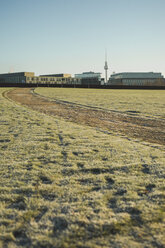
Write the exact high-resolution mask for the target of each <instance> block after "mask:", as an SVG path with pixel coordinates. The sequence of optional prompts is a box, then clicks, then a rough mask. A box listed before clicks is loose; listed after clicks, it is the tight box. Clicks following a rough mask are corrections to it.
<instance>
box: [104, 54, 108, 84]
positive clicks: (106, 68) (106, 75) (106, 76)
mask: <svg viewBox="0 0 165 248" xmlns="http://www.w3.org/2000/svg"><path fill="white" fill-rule="evenodd" d="M104 70H105V83H107V82H108V63H107V51H105V65H104Z"/></svg>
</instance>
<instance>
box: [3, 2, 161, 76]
mask: <svg viewBox="0 0 165 248" xmlns="http://www.w3.org/2000/svg"><path fill="white" fill-rule="evenodd" d="M105 48H106V49H107V53H108V65H109V71H108V73H109V74H111V73H112V72H113V71H115V72H124V71H155V72H162V73H163V75H164V76H165V0H0V73H3V72H9V71H10V70H11V68H13V69H14V71H15V72H16V71H33V72H35V73H36V75H38V74H44V73H61V72H64V73H71V74H72V75H74V74H75V73H81V72H83V71H90V70H92V71H95V72H102V73H104V69H103V68H104V56H105ZM102 76H104V74H103V75H102Z"/></svg>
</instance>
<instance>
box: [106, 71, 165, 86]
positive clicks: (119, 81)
mask: <svg viewBox="0 0 165 248" xmlns="http://www.w3.org/2000/svg"><path fill="white" fill-rule="evenodd" d="M108 84H109V85H126V86H163V85H164V84H165V83H164V77H163V75H162V74H161V73H157V72H122V73H115V74H112V75H111V77H110V78H109V81H108Z"/></svg>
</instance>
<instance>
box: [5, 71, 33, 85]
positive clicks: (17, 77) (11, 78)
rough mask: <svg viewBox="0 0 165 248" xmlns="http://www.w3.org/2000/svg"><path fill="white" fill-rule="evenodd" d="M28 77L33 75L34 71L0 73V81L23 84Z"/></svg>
mask: <svg viewBox="0 0 165 248" xmlns="http://www.w3.org/2000/svg"><path fill="white" fill-rule="evenodd" d="M29 77H30V78H31V77H34V72H15V73H5V74H0V83H9V84H12V83H13V84H20V83H22V84H24V83H27V78H29Z"/></svg>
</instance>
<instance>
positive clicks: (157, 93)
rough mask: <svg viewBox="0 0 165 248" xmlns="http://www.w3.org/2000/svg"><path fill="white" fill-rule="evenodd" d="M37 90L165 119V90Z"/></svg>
mask: <svg viewBox="0 0 165 248" xmlns="http://www.w3.org/2000/svg"><path fill="white" fill-rule="evenodd" d="M35 92H37V93H39V94H41V95H44V96H48V97H51V98H53V99H59V100H64V101H70V102H75V103H78V104H84V105H87V106H96V107H99V108H103V109H108V110H114V111H121V112H125V113H126V114H130V115H135V116H136V115H137V116H145V117H150V118H163V119H165V91H164V90H162V91H161V90H111V89H110V90H107V89H106V90H104V89H76V88H75V89H67V88H64V89H63V88H37V89H36V90H35Z"/></svg>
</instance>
